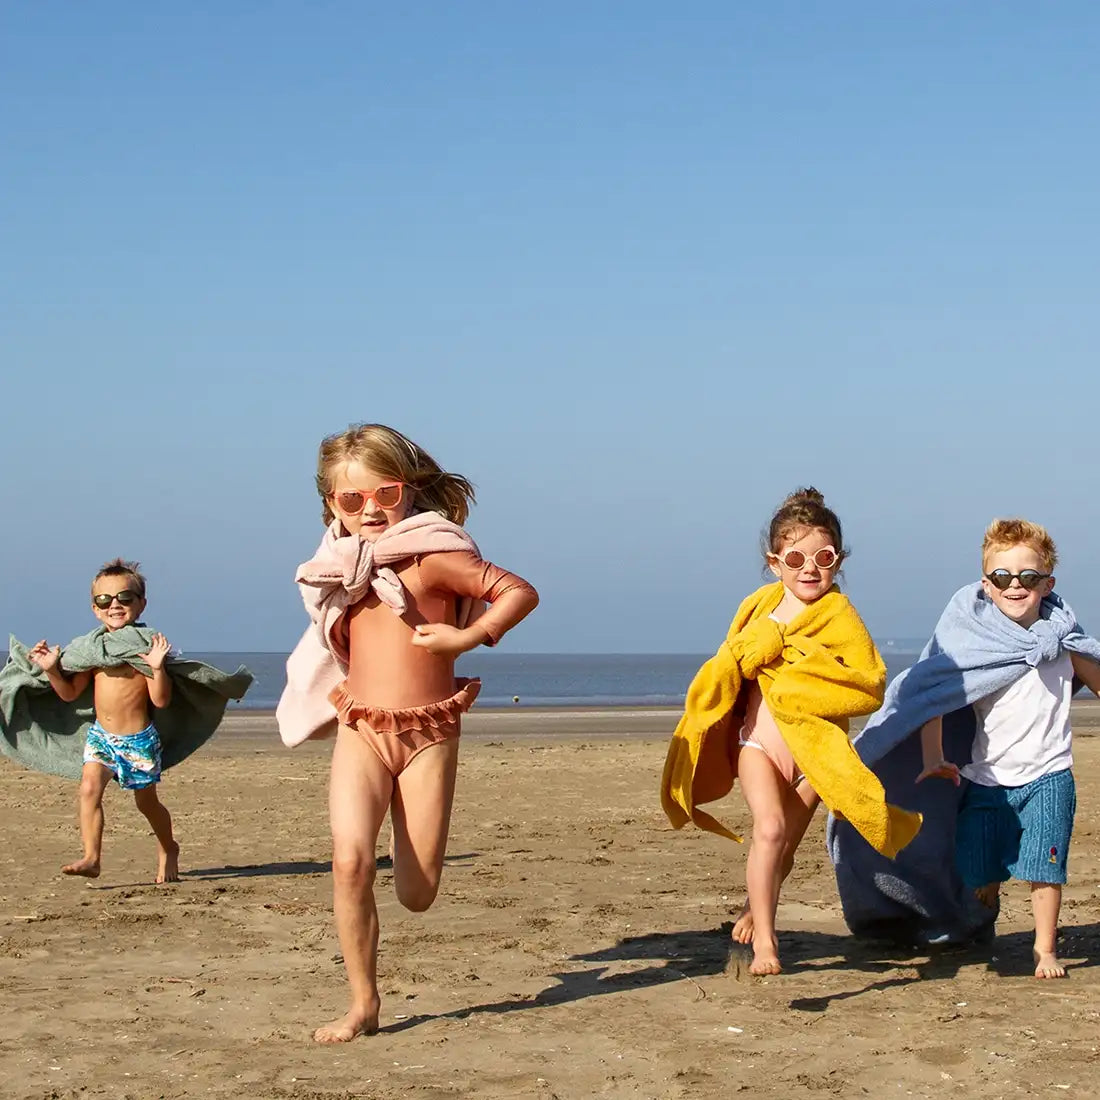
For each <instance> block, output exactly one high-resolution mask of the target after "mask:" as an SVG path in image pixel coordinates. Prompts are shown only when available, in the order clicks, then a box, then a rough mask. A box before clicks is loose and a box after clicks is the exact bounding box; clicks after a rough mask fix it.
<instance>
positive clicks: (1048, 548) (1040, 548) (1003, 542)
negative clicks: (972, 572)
mask: <svg viewBox="0 0 1100 1100" xmlns="http://www.w3.org/2000/svg"><path fill="white" fill-rule="evenodd" d="M1013 546H1028V547H1030V548H1031V549H1032V550H1034V551H1035V553H1036V554H1038V555H1039V559H1040V563H1041V564H1042V567H1043V572H1044V573H1053V572H1054V567H1055V566H1056V565H1057V564H1058V549H1057V547H1055V545H1054V539H1052V538H1051V537H1050V535H1049V534H1048V532H1047V529H1046V528H1045V527H1040V526H1039V524H1037V523H1031V522H1029V521H1028V520H1026V519H995V520H994V521H993V522H992V523H991V524H990V525H989V526H988V527H987V528H986V530H985V538H984V539H982V568H983V569H984V568H985V562H986V558H988V557H989V555H990V554H995V553H996V552H997V551H998V550H1010V549H1011V548H1012V547H1013Z"/></svg>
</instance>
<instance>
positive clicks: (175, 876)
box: [134, 783, 180, 883]
mask: <svg viewBox="0 0 1100 1100" xmlns="http://www.w3.org/2000/svg"><path fill="white" fill-rule="evenodd" d="M134 805H135V806H137V808H138V809H139V810H140V811H141V812H142V813H143V814H144V815H145V819H146V820H147V821H148V822H149V824H150V826H151V827H152V829H153V834H154V835H155V836H156V838H157V878H156V881H157V882H158V883H161V882H179V880H180V846H179V845H178V844H177V843H176V840H175V837H173V836H172V815H171V814H170V813H169V812H168V808H167V807H166V806H165V805H164V803H163V802H161V800H160V798H159V797H158V796H157V785H156V784H155V783H151V784H150V785H149V786H148V787H142V788H140V789H139V790H136V791H134Z"/></svg>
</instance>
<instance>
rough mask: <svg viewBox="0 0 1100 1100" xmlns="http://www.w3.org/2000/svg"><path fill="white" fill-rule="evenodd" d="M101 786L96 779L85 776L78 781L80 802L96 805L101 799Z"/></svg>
mask: <svg viewBox="0 0 1100 1100" xmlns="http://www.w3.org/2000/svg"><path fill="white" fill-rule="evenodd" d="M103 790H104V788H103V784H102V783H100V782H99V781H98V780H97V779H93V778H89V777H88V776H85V777H84V778H83V779H81V781H80V801H81V802H91V803H93V804H94V803H98V802H99V801H101V800H102V798H103Z"/></svg>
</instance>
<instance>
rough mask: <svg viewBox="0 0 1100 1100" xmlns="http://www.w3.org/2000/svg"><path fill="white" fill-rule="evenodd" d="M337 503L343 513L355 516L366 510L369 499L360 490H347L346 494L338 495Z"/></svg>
mask: <svg viewBox="0 0 1100 1100" xmlns="http://www.w3.org/2000/svg"><path fill="white" fill-rule="evenodd" d="M336 503H337V504H338V505H339V506H340V511H341V512H347V513H348V515H352V516H353V515H355V514H357V513H358V512H361V511H362V510H363V509H364V508H366V506H367V498H366V497H365V496H363V494H362V493H361V492H359V490H358V489H345V490H344V492H342V493H337V494H336Z"/></svg>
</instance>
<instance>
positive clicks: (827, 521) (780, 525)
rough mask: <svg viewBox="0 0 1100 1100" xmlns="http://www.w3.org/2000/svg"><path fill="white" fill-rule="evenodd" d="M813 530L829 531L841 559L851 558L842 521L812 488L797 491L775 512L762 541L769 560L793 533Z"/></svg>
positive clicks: (834, 547)
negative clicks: (808, 529) (769, 556)
mask: <svg viewBox="0 0 1100 1100" xmlns="http://www.w3.org/2000/svg"><path fill="white" fill-rule="evenodd" d="M813 527H816V528H820V529H821V530H823V531H827V532H828V533H829V538H831V539H832V540H833V549H834V550H835V551H836V552H837V555H838V556H839V557H841V558H844V557H847V554H848V551H847V550H845V549H844V536H843V535H842V534H841V530H840V520H839V519H838V518H837V514H836V512H834V511H833V510H832V508H826V507H825V497H824V496H823V495H822V494H821V493H820V492H818V490H817V489H815V488H814V487H813V486H812V485H811V486H809V487H808V488H806V489H795V491H794V492H793V493H791V495H790V496H789V497H787V499H786V500H785V501H783V503H782V504H781V505H780V506H779V507H778V508H777V509H776V510H775V515H774V516H772V521H771V523H769V524H768V530H767V532H766V534H765V535H764V538H763V540H762V541H763V543H764V546H763V550H764V556H765V558H766V557H767V556H768V554H777V553H778V552H779V549H780V547H782V545H783V540H784V539H785V538H786V537H787V536H788V535H790V534H791V533H792V532H794V531H798V530H800V529H802V528H813Z"/></svg>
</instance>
